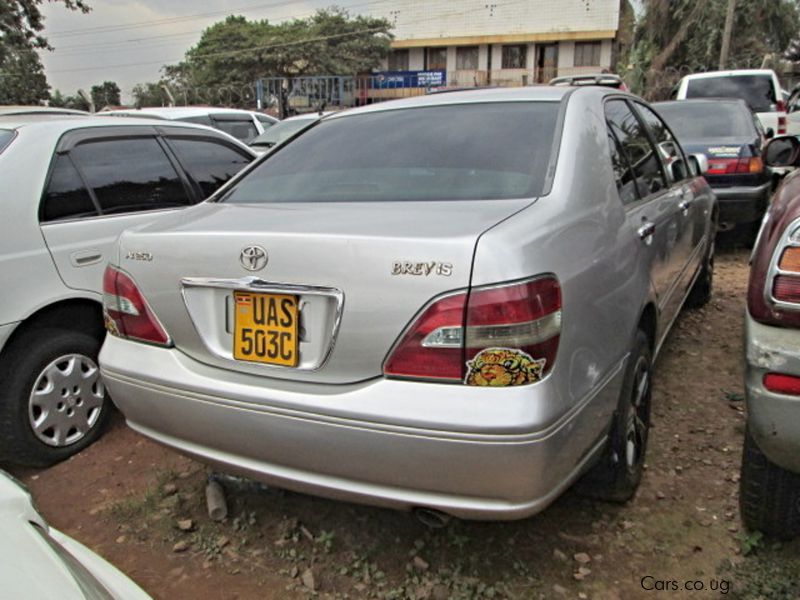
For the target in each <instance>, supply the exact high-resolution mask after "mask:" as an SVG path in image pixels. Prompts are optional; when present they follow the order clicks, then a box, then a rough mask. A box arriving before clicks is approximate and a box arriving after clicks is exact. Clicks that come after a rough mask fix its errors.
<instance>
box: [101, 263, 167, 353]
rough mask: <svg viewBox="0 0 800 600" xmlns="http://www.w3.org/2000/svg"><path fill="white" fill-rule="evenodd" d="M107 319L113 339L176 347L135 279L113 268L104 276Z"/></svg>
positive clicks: (104, 310)
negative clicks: (114, 336)
mask: <svg viewBox="0 0 800 600" xmlns="http://www.w3.org/2000/svg"><path fill="white" fill-rule="evenodd" d="M103 316H104V318H105V322H106V329H107V330H108V331H109V333H111V334H112V335H116V336H118V337H122V338H128V339H132V340H138V341H141V342H148V343H150V344H157V345H159V346H170V345H171V344H172V341H171V340H170V338H169V336H168V335H167V332H166V331H164V328H163V327H162V326H161V323H159V322H158V319H157V318H156V316H155V315H154V314H153V312H152V311H151V310H150V307H149V306H148V305H147V301H146V300H145V299H144V296H142V294H141V292H139V289H138V288H137V287H136V284H135V283H134V282H133V279H131V278H130V277H129V276H128V275H126V274H125V273H123V272H122V271H120V270H118V269H115V268H114V267H112V266H110V265H109V266H108V267H106V270H105V273H104V274H103Z"/></svg>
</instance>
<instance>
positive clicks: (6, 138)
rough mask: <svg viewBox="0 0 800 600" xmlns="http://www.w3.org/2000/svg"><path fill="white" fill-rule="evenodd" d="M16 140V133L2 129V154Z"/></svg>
mask: <svg viewBox="0 0 800 600" xmlns="http://www.w3.org/2000/svg"><path fill="white" fill-rule="evenodd" d="M13 139H14V132H13V131H11V130H10V129H0V152H2V151H3V150H5V149H6V146H8V145H9V144H10V143H11V140H13Z"/></svg>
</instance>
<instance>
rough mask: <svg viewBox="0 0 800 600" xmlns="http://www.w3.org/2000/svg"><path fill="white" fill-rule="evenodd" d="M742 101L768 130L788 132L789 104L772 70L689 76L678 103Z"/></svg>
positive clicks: (681, 88) (780, 132)
mask: <svg viewBox="0 0 800 600" xmlns="http://www.w3.org/2000/svg"><path fill="white" fill-rule="evenodd" d="M687 98H739V99H741V100H744V101H745V102H747V104H748V105H749V106H750V110H752V111H753V112H754V113H755V114H756V116H758V119H759V121H761V124H762V125H763V126H764V129H765V130H769V129H772V132H773V134H774V135H783V134H785V133H786V103H785V102H784V100H783V94H782V89H781V84H780V81H778V76H777V75H776V74H775V71H773V70H771V69H738V70H734V71H711V72H709V73H695V74H693V75H687V76H686V77H684V78H683V79H681V81H680V83H679V84H678V96H677V99H678V100H685V99H687Z"/></svg>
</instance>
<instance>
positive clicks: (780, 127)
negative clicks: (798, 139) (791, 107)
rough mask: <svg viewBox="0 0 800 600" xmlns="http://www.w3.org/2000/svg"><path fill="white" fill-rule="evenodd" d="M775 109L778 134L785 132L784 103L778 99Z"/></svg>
mask: <svg viewBox="0 0 800 600" xmlns="http://www.w3.org/2000/svg"><path fill="white" fill-rule="evenodd" d="M776 109H777V111H778V135H783V134H785V133H786V103H785V102H784V101H783V100H778V102H777V106H776Z"/></svg>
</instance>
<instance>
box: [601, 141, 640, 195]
mask: <svg viewBox="0 0 800 600" xmlns="http://www.w3.org/2000/svg"><path fill="white" fill-rule="evenodd" d="M608 148H609V151H610V152H611V168H612V169H613V170H614V180H615V181H616V183H617V192H618V193H619V198H620V200H622V203H623V204H630V203H631V202H636V200H638V199H639V196H638V195H637V194H636V182H635V180H634V177H633V171H632V170H631V166H630V164H629V163H628V159H627V158H626V157H625V154H624V152H623V150H622V148H621V147H620V145H619V141H618V140H617V138H616V137H614V134H612V133H611V132H610V131H609V132H608Z"/></svg>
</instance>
